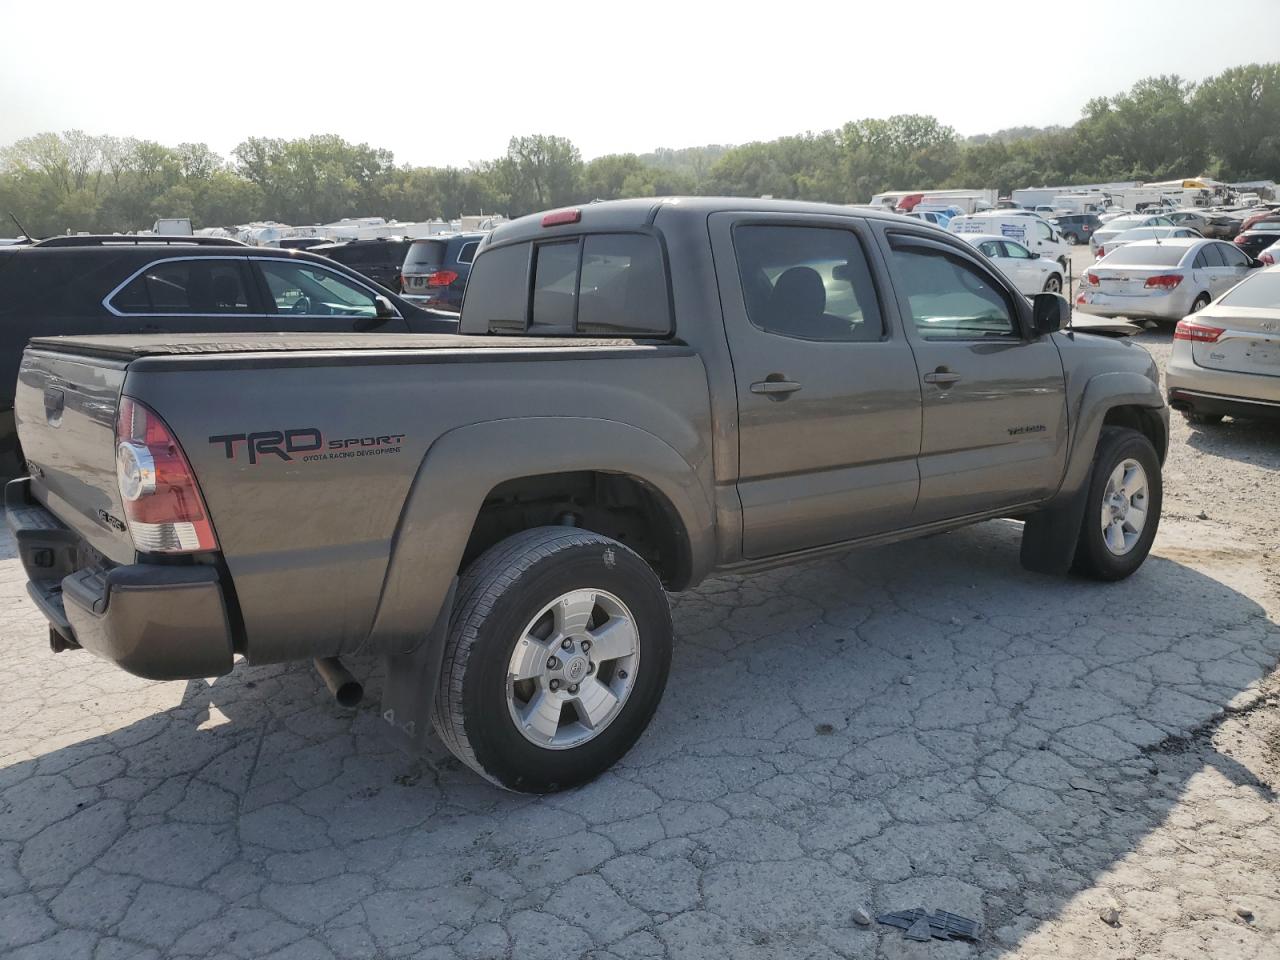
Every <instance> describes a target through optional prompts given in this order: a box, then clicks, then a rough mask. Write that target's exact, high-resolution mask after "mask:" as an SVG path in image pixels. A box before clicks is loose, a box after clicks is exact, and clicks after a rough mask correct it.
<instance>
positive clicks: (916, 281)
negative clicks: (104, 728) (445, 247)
mask: <svg viewBox="0 0 1280 960" xmlns="http://www.w3.org/2000/svg"><path fill="white" fill-rule="evenodd" d="M1069 309H1070V308H1069V306H1068V304H1067V303H1066V301H1065V300H1063V299H1062V298H1061V297H1060V296H1057V295H1056V294H1039V295H1036V296H1035V297H1034V298H1032V299H1028V298H1026V297H1024V296H1022V295H1021V294H1019V293H1018V291H1017V290H1016V289H1015V288H1014V286H1013V285H1012V284H1011V283H1010V281H1009V280H1008V279H1007V278H1005V277H1004V276H1003V275H1002V274H1001V273H1000V272H999V271H998V270H997V269H995V268H994V267H993V266H992V265H991V263H990V262H988V261H987V260H986V259H985V258H984V257H983V256H982V255H981V254H980V253H979V252H978V251H977V250H975V249H974V248H973V247H972V246H970V245H969V244H966V243H965V242H964V241H963V240H962V239H960V238H959V237H953V236H951V235H949V234H947V233H945V232H943V231H939V230H937V229H936V228H933V227H931V226H929V225H927V224H923V223H918V222H916V221H912V220H908V219H906V218H903V217H897V216H893V215H890V214H878V213H874V212H868V211H865V210H855V209H853V208H846V207H838V206H829V205H823V204H810V203H796V202H777V201H760V200H743V199H711V198H695V199H685V198H679V199H661V200H650V199H646V200H634V201H617V202H609V203H599V204H592V205H589V206H584V207H582V208H581V209H567V210H557V211H552V212H551V213H548V214H546V215H541V216H540V215H535V216H532V217H526V218H523V219H520V220H516V221H513V222H511V223H508V224H504V225H502V226H500V227H498V228H497V229H496V230H494V231H493V233H492V234H491V235H490V236H489V238H488V239H487V240H486V241H485V242H484V244H483V245H482V246H481V248H480V250H479V252H478V254H477V256H476V259H475V262H474V267H473V270H472V275H471V279H470V282H469V285H468V288H467V291H466V295H465V299H464V302H463V307H462V312H461V317H460V328H459V330H458V332H457V333H455V334H441V335H413V334H404V335H382V334H377V333H366V334H361V335H359V336H355V335H351V334H315V333H308V334H303V333H293V334H288V333H286V334H273V335H257V334H239V335H226V334H221V335H220V334H201V335H189V334H172V335H133V336H82V337H61V338H59V337H51V338H38V339H35V340H33V341H32V342H31V344H30V345H29V347H28V348H27V350H26V353H25V355H24V358H23V361H22V367H21V371H20V374H19V383H18V387H17V400H16V415H17V423H18V431H19V435H20V437H21V441H22V445H23V448H24V450H25V452H26V457H27V461H28V467H29V474H30V475H29V476H28V477H26V478H23V479H20V480H15V481H13V482H12V483H11V484H9V486H8V487H7V488H6V505H7V516H8V523H9V525H10V527H11V528H12V529H13V531H14V533H15V536H16V541H17V544H18V547H19V553H20V556H21V559H22V562H23V564H24V566H25V568H26V571H27V573H28V576H29V579H30V585H29V589H30V593H31V595H32V597H33V598H34V599H35V601H36V602H37V603H38V604H39V605H40V607H41V608H42V610H43V612H44V614H45V616H46V617H47V619H48V620H49V623H50V625H51V634H50V642H51V643H52V645H53V647H54V649H55V650H62V649H66V648H75V647H81V648H84V649H87V650H89V651H91V652H93V653H96V654H98V655H99V656H102V657H106V658H108V659H110V660H113V661H115V662H116V663H117V664H119V665H120V666H121V667H123V668H124V669H126V670H128V671H130V672H132V673H135V674H138V675H140V676H143V677H150V678H190V677H209V676H214V675H220V674H224V673H226V672H227V671H229V670H231V669H232V666H233V663H234V662H235V661H236V659H237V658H243V660H245V661H247V662H248V663H250V664H257V663H271V662H280V661H291V660H305V659H315V660H316V661H317V663H318V664H321V665H323V667H324V669H322V673H324V674H325V676H326V677H327V678H328V679H329V680H330V681H335V682H336V681H337V680H341V679H342V676H343V674H342V668H341V664H340V662H338V661H335V660H334V658H338V657H342V656H346V655H355V654H359V655H362V656H364V655H373V656H377V657H382V658H385V660H386V681H385V684H384V688H383V693H382V701H383V702H382V708H381V710H382V716H383V718H384V719H385V720H386V721H387V723H388V725H389V726H390V727H391V728H392V729H394V730H396V731H398V732H399V735H400V736H401V738H402V739H404V738H407V739H408V740H409V742H410V743H416V744H418V745H421V742H422V738H423V737H424V736H426V734H427V731H428V730H429V729H430V728H434V729H435V730H436V731H437V732H438V734H439V736H440V737H441V738H442V739H443V741H444V742H445V744H446V745H447V746H448V747H449V748H450V749H451V750H452V751H453V752H454V753H455V754H456V755H457V756H458V757H459V758H460V759H461V760H462V761H464V762H465V763H466V764H468V765H469V766H471V767H472V768H474V769H475V770H476V771H477V772H478V773H480V774H481V775H483V776H484V777H486V778H488V779H489V780H491V781H493V782H494V783H496V784H499V785H501V786H503V787H507V788H510V789H514V790H520V791H527V792H546V791H552V790H557V789H563V788H565V787H569V786H572V785H574V784H577V783H581V782H584V781H586V780H588V779H590V778H592V777H594V776H596V775H597V774H599V773H600V772H601V771H603V770H605V769H606V768H607V767H609V766H610V764H612V763H613V762H615V761H616V760H617V759H618V758H619V757H621V756H622V755H623V754H624V753H625V752H626V751H627V749H629V748H630V746H631V745H632V744H633V743H634V742H635V741H636V739H637V738H638V737H639V736H640V734H641V733H642V731H643V730H644V729H645V727H646V725H647V724H648V722H649V720H650V718H651V717H652V715H653V713H654V711H655V710H656V708H657V706H658V702H659V699H660V698H661V695H662V692H663V688H664V686H665V682H666V678H667V673H668V669H669V666H670V662H671V651H672V639H673V628H672V620H671V614H670V608H669V604H668V598H667V591H681V590H685V589H688V588H690V587H692V586H694V585H695V584H697V583H698V582H699V581H702V580H703V579H705V578H707V577H709V576H712V575H714V574H716V573H719V572H726V571H733V572H742V571H749V570H752V569H757V568H762V567H766V566H772V565H777V564H780V563H785V562H790V561H795V560H801V559H807V558H813V557H817V556H821V555H823V554H826V553H829V552H833V551H841V550H845V549H847V548H849V547H850V546H851V545H865V544H880V543H885V542H888V541H892V540H899V539H902V538H906V537H916V536H924V535H928V534H933V533H937V532H939V531H943V530H947V529H950V528H953V527H958V526H961V525H964V524H971V523H976V522H979V521H982V520H987V519H991V518H1001V517H1003V518H1015V519H1020V520H1022V521H1023V522H1024V527H1023V533H1022V547H1021V560H1022V563H1023V564H1024V566H1026V567H1028V568H1030V569H1032V570H1035V571H1040V572H1044V573H1066V572H1067V571H1068V570H1074V571H1075V572H1076V573H1077V574H1080V575H1084V576H1088V577H1093V578H1097V579H1101V580H1116V579H1119V578H1122V577H1126V576H1128V575H1129V574H1131V573H1133V572H1134V571H1135V570H1136V569H1137V568H1138V567H1139V565H1140V564H1141V563H1142V562H1143V560H1144V559H1145V557H1146V556H1147V552H1148V550H1149V549H1150V546H1151V542H1152V539H1153V538H1154V536H1155V534H1156V527H1157V524H1158V521H1159V516H1160V503H1161V480H1160V470H1161V464H1162V461H1163V459H1164V453H1165V450H1166V445H1167V437H1168V411H1167V408H1166V407H1165V405H1164V400H1163V397H1162V394H1161V391H1160V387H1159V382H1158V377H1157V372H1156V368H1155V365H1154V363H1153V362H1152V360H1151V357H1150V356H1149V355H1148V354H1147V353H1146V352H1145V351H1144V350H1143V349H1142V348H1141V347H1139V346H1138V345H1136V344H1134V343H1133V342H1131V341H1120V340H1114V339H1108V338H1106V337H1102V336H1095V335H1090V334H1086V333H1081V332H1079V331H1075V330H1072V329H1070V328H1068V327H1067V326H1066V324H1067V321H1068V319H1069ZM956 562H957V563H963V562H964V558H963V557H960V556H957V557H956ZM348 676H349V675H348ZM334 685H335V683H334V682H331V683H330V686H331V688H332V687H333V686H334ZM339 689H349V686H348V687H339Z"/></svg>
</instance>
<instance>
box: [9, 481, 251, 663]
mask: <svg viewBox="0 0 1280 960" xmlns="http://www.w3.org/2000/svg"><path fill="white" fill-rule="evenodd" d="M29 484H30V481H29V480H27V479H22V480H14V481H12V482H11V483H9V484H7V485H6V487H5V514H6V522H7V523H8V526H9V529H10V531H11V532H12V533H13V536H14V539H15V540H16V541H17V543H18V554H19V556H20V558H21V559H22V565H23V567H24V569H25V570H26V572H27V577H28V578H29V583H28V584H27V592H28V593H30V594H31V598H32V599H33V600H34V601H35V602H36V605H37V606H38V607H39V608H40V610H41V612H42V613H43V614H44V615H45V618H46V619H47V620H48V621H49V625H50V627H51V628H52V629H53V630H54V632H55V633H57V634H59V635H60V636H61V637H62V638H63V639H64V640H66V641H69V642H70V643H71V644H75V645H78V646H81V647H83V648H84V649H86V650H88V651H89V652H91V653H93V654H96V655H97V656H100V657H102V658H103V659H106V660H110V661H112V662H113V663H115V664H116V665H118V666H119V667H121V668H123V669H124V670H127V671H128V672H129V673H132V674H135V675H137V676H139V677H145V678H147V679H149V680H185V679H195V678H199V677H213V676H220V675H222V674H224V673H227V672H228V671H230V669H231V665H232V652H233V647H232V632H231V624H230V619H229V617H228V615H227V604H226V598H225V597H224V595H223V590H222V584H221V581H220V578H219V575H218V571H217V569H216V568H214V567H210V566H177V565H169V564H155V563H136V564H129V565H126V566H113V565H109V564H106V563H94V564H91V565H87V566H86V565H84V551H85V548H84V544H83V543H82V541H81V539H80V537H79V535H78V534H76V533H75V531H73V530H71V529H69V528H67V527H66V526H64V525H63V524H62V523H61V522H60V521H59V520H58V518H57V517H55V516H54V515H53V514H52V513H50V512H49V511H48V510H46V509H45V508H44V507H43V506H41V505H40V504H39V503H36V502H35V501H33V500H32V499H31V497H30V496H29V493H28V487H29Z"/></svg>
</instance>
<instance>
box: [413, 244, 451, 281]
mask: <svg viewBox="0 0 1280 960" xmlns="http://www.w3.org/2000/svg"><path fill="white" fill-rule="evenodd" d="M446 246H447V243H446V242H445V241H444V240H415V241H413V243H412V244H410V246H409V252H408V254H406V255H405V258H404V270H403V271H402V272H403V273H431V272H433V271H435V270H437V269H439V268H440V267H441V266H442V265H443V264H444V251H445V247H446Z"/></svg>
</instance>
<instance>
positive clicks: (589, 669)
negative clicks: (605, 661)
mask: <svg viewBox="0 0 1280 960" xmlns="http://www.w3.org/2000/svg"><path fill="white" fill-rule="evenodd" d="M595 672H596V665H595V663H588V664H587V673H588V674H592V673H595Z"/></svg>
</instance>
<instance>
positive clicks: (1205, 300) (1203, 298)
mask: <svg viewBox="0 0 1280 960" xmlns="http://www.w3.org/2000/svg"><path fill="white" fill-rule="evenodd" d="M1208 305H1209V295H1208V294H1207V293H1202V294H1200V296H1198V297H1196V299H1195V302H1193V303H1192V304H1191V312H1192V313H1199V312H1200V311H1201V310H1203V309H1204V308H1205V307H1207V306H1208Z"/></svg>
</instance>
